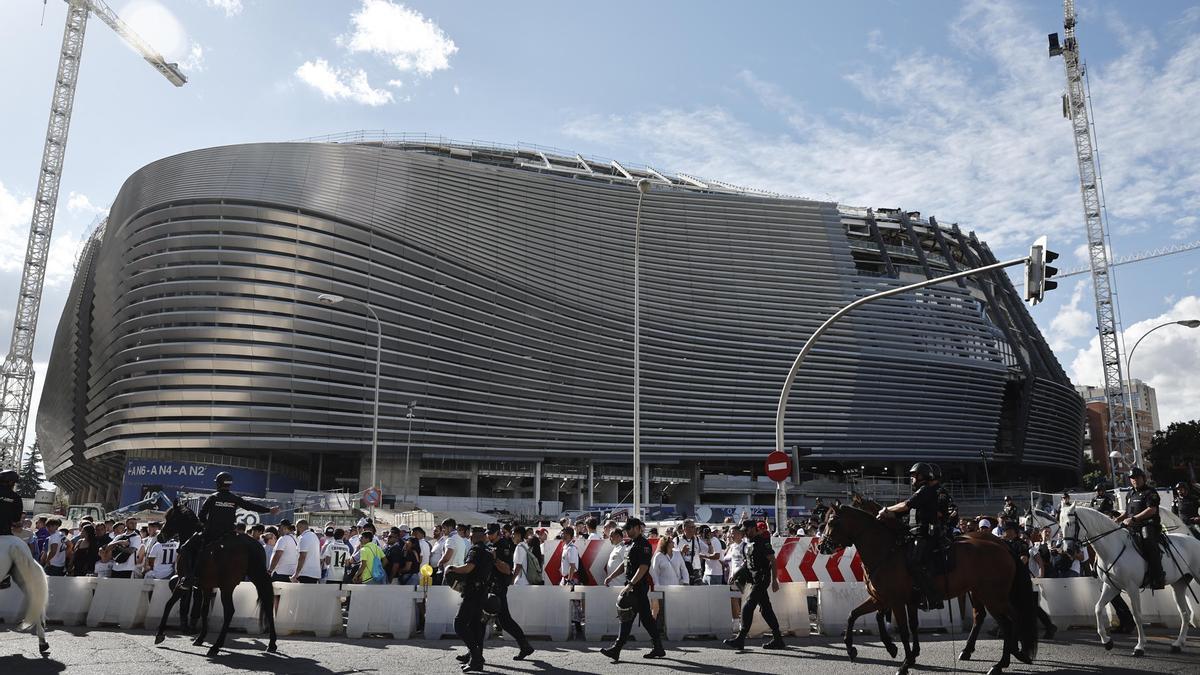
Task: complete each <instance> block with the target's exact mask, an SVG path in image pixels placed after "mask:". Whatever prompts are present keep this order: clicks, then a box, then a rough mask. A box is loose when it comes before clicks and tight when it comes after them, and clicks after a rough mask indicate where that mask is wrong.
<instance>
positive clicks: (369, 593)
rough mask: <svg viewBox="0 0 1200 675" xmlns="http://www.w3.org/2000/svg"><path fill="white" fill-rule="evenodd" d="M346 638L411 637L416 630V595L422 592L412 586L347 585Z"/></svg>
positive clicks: (345, 588) (422, 594)
mask: <svg viewBox="0 0 1200 675" xmlns="http://www.w3.org/2000/svg"><path fill="white" fill-rule="evenodd" d="M344 590H345V591H346V592H347V593H349V596H350V600H349V603H350V610H349V613H348V615H347V617H346V637H349V638H361V637H363V636H364V635H368V634H370V635H390V636H391V637H392V638H393V639H396V640H405V639H408V638H411V637H412V636H413V633H415V632H416V629H417V598H420V597H422V596H424V593H422V592H421V591H418V590H416V589H415V588H413V587H412V586H375V585H362V584H351V585H348V586H345V587H344Z"/></svg>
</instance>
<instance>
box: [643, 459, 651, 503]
mask: <svg viewBox="0 0 1200 675" xmlns="http://www.w3.org/2000/svg"><path fill="white" fill-rule="evenodd" d="M649 494H650V465H649V464H643V465H642V501H643V504H642V506H643V507H644V506H645V505H646V504H649V503H650V502H649V498H648V495H649Z"/></svg>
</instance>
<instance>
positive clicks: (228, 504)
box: [179, 471, 279, 590]
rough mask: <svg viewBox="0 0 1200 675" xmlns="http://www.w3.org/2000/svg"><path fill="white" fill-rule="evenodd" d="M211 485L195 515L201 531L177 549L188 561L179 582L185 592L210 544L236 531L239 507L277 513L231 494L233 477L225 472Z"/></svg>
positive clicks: (272, 508)
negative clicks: (204, 551) (211, 488)
mask: <svg viewBox="0 0 1200 675" xmlns="http://www.w3.org/2000/svg"><path fill="white" fill-rule="evenodd" d="M213 484H214V485H215V486H216V488H217V491H216V492H214V493H212V494H211V495H209V496H208V499H205V500H204V504H203V505H202V506H201V507H200V513H199V514H198V516H199V518H200V523H201V524H202V525H203V526H204V529H203V530H201V531H200V532H198V533H196V534H195V535H193V536H192V538H191V539H188V540H187V542H186V543H184V545H183V546H181V547H180V549H179V550H180V553H183V552H185V551H186V552H187V554H188V555H187V557H188V560H189V561H190V562H191V565H190V566H189V567H190V570H189V571H188V574H187V576H185V577H184V578H183V579H181V580H180V582H179V583H180V586H181V587H182V588H183V589H184V590H190V589H191V588H192V584H194V583H195V581H196V577H197V576H199V574H200V566H201V564H202V560H203V558H204V555H203V550H204V549H205V548H206V547H207V546H208V545H209V544H212V543H213V542H216V541H220V540H221V539H223V538H224V537H226V536H228V535H230V534H233V533H234V532H236V531H237V530H236V527H237V510H238V509H239V508H241V509H245V510H247V511H253V512H255V513H279V507H278V506H276V507H266V506H260V505H258V504H255V503H254V502H251V501H248V500H246V499H243V498H242V497H240V496H238V495H235V494H233V493H232V492H230V491H229V489H230V488H231V487H233V476H232V475H230V473H229V472H227V471H222V472H221V473H219V474H217V477H216V478H214V479H213Z"/></svg>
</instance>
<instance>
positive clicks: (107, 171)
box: [0, 0, 1200, 442]
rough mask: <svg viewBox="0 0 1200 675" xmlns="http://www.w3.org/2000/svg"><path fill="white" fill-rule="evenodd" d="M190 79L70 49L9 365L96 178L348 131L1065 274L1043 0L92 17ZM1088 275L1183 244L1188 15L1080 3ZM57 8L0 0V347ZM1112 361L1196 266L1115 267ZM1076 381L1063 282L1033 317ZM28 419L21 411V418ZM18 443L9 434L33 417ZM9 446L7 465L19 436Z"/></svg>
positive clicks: (1075, 303) (1067, 170)
mask: <svg viewBox="0 0 1200 675" xmlns="http://www.w3.org/2000/svg"><path fill="white" fill-rule="evenodd" d="M109 4H110V5H111V6H112V7H113V9H115V10H116V11H117V13H118V14H119V15H121V16H122V17H123V18H124V19H125V20H126V21H127V22H128V23H129V24H130V25H131V26H132V27H133V28H134V30H135V31H137V32H138V33H139V34H140V35H141V36H142V37H143V38H144V39H145V40H146V41H148V42H149V43H151V44H152V45H153V46H154V47H155V48H157V49H158V50H159V51H161V52H162V53H163V54H164V56H166V57H167V59H168V60H171V61H178V62H179V63H180V64H181V67H182V68H183V69H184V70H185V71H186V72H187V74H188V77H189V82H188V83H187V85H186V86H184V87H183V88H178V89H177V88H175V87H173V86H171V85H170V84H169V83H168V82H167V81H166V80H165V79H164V78H163V77H162V76H161V75H159V74H158V73H157V72H155V71H154V70H153V69H152V68H150V67H149V66H148V65H147V64H146V63H144V62H143V61H142V60H141V59H140V58H139V57H138V55H137V54H135V53H134V52H133V51H131V50H130V49H129V48H128V47H126V46H125V45H124V44H123V42H122V41H121V40H120V38H118V37H117V36H116V35H115V33H113V31H111V30H110V29H109V28H108V27H107V26H105V25H104V24H103V23H102V22H100V21H99V20H97V19H95V18H94V17H93V18H92V20H91V21H90V23H89V25H88V30H87V37H86V44H85V48H84V56H83V62H82V66H81V73H80V80H79V86H78V91H77V94H76V98H75V108H74V118H73V121H72V125H71V132H70V142H69V144H68V150H67V157H66V167H65V170H64V173H63V179H62V189H61V194H60V198H59V204H58V215H57V219H56V223H55V230H54V236H53V242H52V246H51V260H50V263H49V266H48V270H47V277H46V286H45V294H44V297H43V305H42V311H41V317H40V323H39V327H38V338H37V343H36V348H35V359H34V360H35V367H36V368H37V370H38V373H39V378H38V382H37V390H36V392H35V397H34V405H35V406H36V404H37V399H38V398H39V397H40V390H41V375H42V374H43V373H44V371H45V365H46V362H47V360H48V359H49V356H50V346H51V344H52V341H53V334H54V330H55V328H56V326H57V323H58V320H59V317H60V315H61V313H62V308H63V303H64V300H65V296H66V293H67V291H68V288H69V285H70V281H71V277H72V274H73V268H74V262H75V258H76V255H77V253H78V251H79V249H80V247H81V245H82V243H83V242H84V241H85V240H86V237H87V234H88V232H89V231H90V229H91V228H92V227H93V226H94V225H95V223H96V222H97V219H98V218H100V217H102V216H103V214H104V213H105V212H106V210H107V206H108V204H110V203H111V202H112V200H113V198H114V197H115V195H116V194H117V192H118V190H119V189H120V187H121V184H122V182H123V181H124V180H125V179H126V178H127V177H128V176H129V175H130V174H132V173H133V172H134V171H136V170H137V169H138V168H140V167H142V166H144V165H145V164H147V163H149V162H151V161H154V160H156V159H159V158H161V157H164V156H168V155H171V154H175V153H178V152H183V151H187V150H192V149H196V148H203V147H209V146H214V145H224V144H232V143H246V142H259V141H286V140H295V139H301V138H308V137H313V136H321V135H325V134H334V133H340V132H346V131H356V130H361V129H369V130H386V131H389V132H393V133H400V132H409V133H428V134H432V135H439V136H445V137H448V138H452V139H458V140H467V141H470V140H479V141H491V142H499V143H505V144H515V143H532V144H539V145H544V146H552V147H557V148H565V149H569V150H571V151H573V152H574V151H577V152H581V153H583V154H585V155H595V156H600V157H612V158H617V159H620V160H621V161H623V162H628V163H631V164H647V165H652V166H654V167H656V168H658V169H660V170H664V171H668V170H669V171H682V172H686V173H690V174H693V175H698V176H703V177H708V178H716V179H720V180H724V181H727V182H730V183H734V184H739V185H745V186H751V187H757V188H763V189H768V190H773V191H776V192H780V193H785V194H790V195H799V196H806V197H812V198H817V199H825V200H833V201H838V202H841V203H845V204H849V205H855V206H872V207H900V208H904V209H907V210H916V211H920V212H922V213H923V214H925V215H930V214H932V215H935V216H937V218H938V220H939V222H942V223H959V224H960V226H961V227H963V228H964V229H967V230H974V231H975V232H977V233H978V234H979V236H980V237H981V238H982V239H984V241H986V242H988V243H989V244H990V245H991V247H992V249H993V251H994V252H995V253H996V254H997V256H998V257H1000V258H1005V257H1017V256H1021V255H1024V254H1025V253H1026V251H1027V247H1028V246H1029V244H1030V243H1031V242H1032V241H1033V240H1034V239H1035V238H1036V237H1038V236H1039V235H1042V234H1045V235H1048V237H1049V239H1050V242H1051V246H1050V247H1051V248H1052V249H1054V250H1057V251H1059V252H1061V253H1062V258H1061V259H1060V260H1059V266H1060V267H1062V268H1073V267H1077V266H1082V265H1086V257H1085V255H1084V254H1085V247H1084V244H1085V242H1086V233H1085V230H1084V226H1083V218H1082V206H1081V202H1080V194H1079V181H1078V170H1077V166H1076V162H1075V154H1074V149H1073V145H1072V137H1071V130H1070V126H1069V124H1068V122H1067V121H1066V120H1065V119H1064V118H1063V117H1062V114H1061V95H1062V92H1063V90H1064V83H1065V77H1064V68H1063V63H1062V60H1061V59H1050V58H1048V57H1047V50H1046V34H1047V33H1050V32H1053V31H1056V30H1057V31H1060V32H1061V30H1062V15H1061V5H1060V4H1059V3H1057V2H1049V1H1046V2H1033V1H1025V2H1004V3H996V2H986V1H980V0H968V1H966V2H957V1H956V2H949V1H941V2H938V1H931V2H922V3H909V2H900V1H898V0H895V1H891V2H885V1H878V2H867V1H866V0H847V1H845V2H838V3H797V2H784V1H779V2H758V3H752V4H750V3H728V2H712V1H707V0H693V1H689V2H685V1H682V0H670V1H668V0H664V1H661V2H655V3H647V2H639V1H631V0H628V1H627V0H617V1H614V2H605V3H588V4H583V3H563V2H555V1H550V0H545V1H528V2H521V3H480V2H466V1H457V0H442V1H432V0H431V1H422V2H406V3H401V2H395V1H390V0H325V1H322V2H315V1H308V2H294V1H285V0H109ZM1078 5H1079V7H1078V12H1079V28H1078V35H1079V41H1080V45H1081V49H1082V53H1083V56H1084V59H1085V61H1086V62H1087V68H1088V72H1089V76H1090V86H1091V93H1092V99H1093V106H1094V112H1095V115H1094V122H1095V124H1096V130H1097V135H1098V138H1099V147H1100V157H1101V162H1102V170H1103V176H1104V187H1105V195H1106V205H1107V213H1108V216H1109V226H1110V237H1111V244H1112V253H1113V254H1114V255H1116V256H1125V255H1131V254H1135V253H1139V252H1142V251H1147V250H1152V249H1157V248H1160V247H1164V246H1171V245H1177V244H1183V243H1187V242H1192V241H1197V240H1200V162H1198V161H1196V158H1197V157H1200V121H1197V119H1196V113H1195V111H1196V110H1200V7H1198V6H1196V5H1193V4H1189V3H1184V2H1175V1H1167V0H1164V1H1163V2H1156V3H1129V2H1119V1H1117V0H1080V1H1079V3H1078ZM65 15H66V4H65V3H64V2H62V1H61V0H50V1H49V2H47V3H45V4H43V2H41V1H39V0H0V62H2V63H5V64H7V65H6V66H5V67H4V68H3V69H0V92H2V94H3V98H4V105H3V106H0V325H3V326H5V327H7V326H9V325H11V322H12V313H13V306H14V304H15V295H16V289H17V286H18V281H19V278H20V270H21V266H22V260H23V256H24V249H25V242H26V239H27V236H28V228H29V215H30V211H31V209H32V200H31V195H32V194H33V192H34V190H35V188H36V179H37V169H38V166H39V163H40V157H41V152H42V146H43V143H44V138H45V137H44V133H45V128H46V120H47V115H48V110H49V102H50V101H49V99H50V93H51V87H52V84H53V80H54V75H55V72H56V68H57V60H58V52H59V48H60V45H61V41H62V26H63V20H64V18H65ZM1115 277H1116V284H1117V286H1116V287H1117V291H1118V296H1117V301H1118V304H1119V308H1120V313H1121V317H1122V320H1123V325H1124V327H1125V333H1124V336H1125V340H1126V344H1127V345H1128V346H1132V345H1133V343H1134V341H1135V340H1137V339H1138V338H1139V337H1141V336H1142V335H1143V334H1145V332H1146V331H1147V330H1149V329H1150V328H1152V327H1154V326H1156V325H1158V324H1160V323H1162V322H1164V321H1170V320H1176V319H1190V318H1200V251H1193V252H1189V253H1182V254H1179V255H1175V256H1170V257H1165V258H1160V259H1157V260H1154V261H1148V262H1142V263H1136V264H1132V265H1126V266H1123V267H1120V268H1117V272H1116V274H1115ZM1032 312H1033V316H1034V318H1035V319H1036V321H1037V323H1038V326H1039V328H1040V329H1041V331H1042V332H1043V334H1044V335H1045V336H1046V337H1047V339H1048V340H1049V341H1050V343H1051V345H1052V346H1053V348H1054V350H1055V353H1056V354H1057V356H1058V359H1059V361H1060V362H1061V363H1062V364H1063V366H1064V368H1065V369H1066V370H1067V372H1068V374H1069V375H1070V376H1071V378H1072V380H1073V381H1074V382H1076V383H1080V384H1093V385H1095V384H1101V383H1102V377H1103V376H1102V370H1101V364H1100V356H1099V340H1098V338H1097V337H1096V330H1095V323H1096V321H1095V312H1094V303H1093V300H1092V290H1091V283H1090V280H1089V279H1088V277H1087V276H1078V277H1070V278H1067V279H1064V280H1063V281H1062V283H1061V285H1060V287H1059V288H1058V289H1057V290H1055V291H1053V292H1052V293H1051V294H1050V295H1049V296H1048V297H1047V301H1046V302H1044V303H1043V304H1041V305H1039V306H1037V307H1035V308H1033V310H1032ZM1133 366H1134V370H1133V375H1134V376H1135V377H1137V378H1139V379H1142V380H1145V381H1147V382H1149V383H1150V384H1151V385H1152V386H1154V387H1155V388H1156V389H1157V391H1158V403H1159V408H1160V414H1161V418H1162V421H1163V423H1164V424H1167V423H1170V422H1173V421H1181V420H1187V419H1194V418H1197V417H1200V329H1195V330H1189V329H1187V328H1183V327H1177V326H1172V327H1170V328H1164V329H1163V330H1161V331H1158V332H1156V333H1155V334H1154V335H1153V336H1151V337H1150V338H1148V339H1147V340H1146V341H1145V342H1144V343H1142V345H1141V346H1140V347H1139V348H1138V351H1137V354H1136V358H1135V360H1134V362H1133ZM34 414H36V411H35V412H34ZM31 419H32V417H31ZM28 440H29V441H30V442H32V440H33V437H32V431H31V432H30V435H29V438H28Z"/></svg>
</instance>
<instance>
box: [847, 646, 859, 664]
mask: <svg viewBox="0 0 1200 675" xmlns="http://www.w3.org/2000/svg"><path fill="white" fill-rule="evenodd" d="M846 654H848V655H849V656H850V660H851V661H853V660H854V659H855V657H857V656H858V647H852V646H850V645H846Z"/></svg>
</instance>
